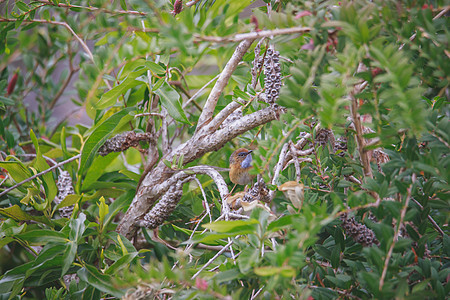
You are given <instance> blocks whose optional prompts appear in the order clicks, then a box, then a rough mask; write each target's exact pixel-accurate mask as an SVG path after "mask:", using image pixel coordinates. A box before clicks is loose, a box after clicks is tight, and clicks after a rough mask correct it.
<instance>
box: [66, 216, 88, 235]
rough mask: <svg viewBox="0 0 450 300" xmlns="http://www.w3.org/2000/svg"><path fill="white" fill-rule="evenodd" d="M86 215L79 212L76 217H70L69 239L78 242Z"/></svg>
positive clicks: (82, 231)
mask: <svg viewBox="0 0 450 300" xmlns="http://www.w3.org/2000/svg"><path fill="white" fill-rule="evenodd" d="M85 221H86V215H85V214H84V213H80V215H79V216H78V218H76V219H72V220H70V222H69V228H70V231H69V239H70V240H71V241H74V242H78V240H79V239H80V238H81V237H82V235H83V233H84V230H85V229H86V226H85V224H84V223H85Z"/></svg>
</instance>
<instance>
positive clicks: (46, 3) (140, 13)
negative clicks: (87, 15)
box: [37, 0, 147, 16]
mask: <svg viewBox="0 0 450 300" xmlns="http://www.w3.org/2000/svg"><path fill="white" fill-rule="evenodd" d="M37 1H38V2H40V3H44V4H45V5H51V6H57V7H64V8H76V9H84V10H89V11H102V12H105V13H109V14H128V15H139V16H146V15H147V13H145V12H140V11H134V10H109V9H105V8H101V7H94V6H90V7H87V6H80V5H72V4H65V3H58V4H55V3H53V2H50V1H45V0H37Z"/></svg>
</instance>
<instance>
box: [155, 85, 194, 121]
mask: <svg viewBox="0 0 450 300" xmlns="http://www.w3.org/2000/svg"><path fill="white" fill-rule="evenodd" d="M155 94H157V95H158V96H159V97H160V99H161V103H162V105H163V106H164V107H165V108H166V109H167V112H168V113H169V115H170V116H171V117H172V118H174V119H175V120H177V121H178V122H181V123H185V124H188V125H191V126H192V124H191V123H190V122H189V120H188V118H187V117H186V114H185V113H184V111H183V108H182V106H181V102H180V95H179V94H178V93H177V92H176V91H175V90H174V89H173V88H172V87H170V86H169V85H168V84H167V82H165V83H164V84H163V85H162V86H161V87H160V88H159V89H158V90H157V91H155Z"/></svg>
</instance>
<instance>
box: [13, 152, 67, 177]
mask: <svg viewBox="0 0 450 300" xmlns="http://www.w3.org/2000/svg"><path fill="white" fill-rule="evenodd" d="M16 155H17V156H24V157H36V156H37V154H34V153H24V154H16ZM42 157H43V158H44V159H45V160H48V161H49V162H51V163H52V164H53V165H57V164H58V163H57V162H56V161H55V160H53V159H52V158H50V157H48V156H45V155H42ZM58 171H59V172H60V173H61V172H62V169H61V168H58Z"/></svg>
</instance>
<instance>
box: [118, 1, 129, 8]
mask: <svg viewBox="0 0 450 300" xmlns="http://www.w3.org/2000/svg"><path fill="white" fill-rule="evenodd" d="M120 7H122V9H123V10H127V2H126V1H125V0H120Z"/></svg>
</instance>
